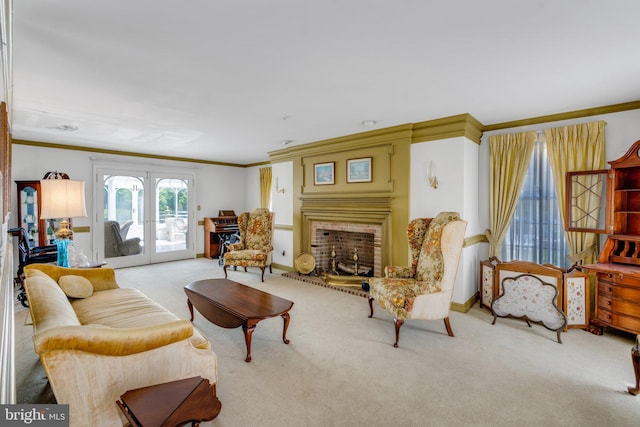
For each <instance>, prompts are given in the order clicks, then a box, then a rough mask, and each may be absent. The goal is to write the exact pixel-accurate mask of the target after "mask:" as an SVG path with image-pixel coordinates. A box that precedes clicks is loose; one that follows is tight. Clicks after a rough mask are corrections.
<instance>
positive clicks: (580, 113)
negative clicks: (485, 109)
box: [482, 101, 640, 132]
mask: <svg viewBox="0 0 640 427" xmlns="http://www.w3.org/2000/svg"><path fill="white" fill-rule="evenodd" d="M637 109H640V101H631V102H623V103H621V104H613V105H606V106H604V107H593V108H585V109H582V110H575V111H568V112H565V113H557V114H549V115H546V116H538V117H531V118H528V119H521V120H513V121H510V122H502V123H494V124H491V125H486V126H484V127H483V128H482V131H483V132H489V131H493V130H501V129H510V128H516V127H521V126H530V125H538V124H541V123H549V122H557V121H561V120H571V119H579V118H581V117H589V116H598V115H601V114H611V113H619V112H621V111H629V110H637Z"/></svg>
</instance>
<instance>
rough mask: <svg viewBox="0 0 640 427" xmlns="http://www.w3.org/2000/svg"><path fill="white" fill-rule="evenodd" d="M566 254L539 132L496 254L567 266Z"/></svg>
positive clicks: (551, 177) (549, 166) (568, 264)
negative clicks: (516, 201)
mask: <svg viewBox="0 0 640 427" xmlns="http://www.w3.org/2000/svg"><path fill="white" fill-rule="evenodd" d="M568 254H569V249H568V244H567V240H566V238H565V235H564V223H563V221H562V216H561V215H560V208H559V206H558V200H557V198H556V192H555V183H554V179H553V173H552V172H551V165H550V164H549V159H548V157H547V147H546V143H545V141H544V136H543V135H540V136H539V137H538V141H537V142H536V145H535V147H534V149H533V154H532V155H531V162H530V163H529V169H528V170H527V176H526V178H525V183H524V186H523V188H522V192H521V193H520V199H519V200H518V203H517V205H516V210H515V213H514V215H513V219H512V221H511V224H510V225H509V230H508V231H507V235H506V237H505V239H504V242H503V244H502V253H501V254H500V255H501V259H502V260H503V261H511V260H514V259H517V260H521V261H531V262H535V263H538V264H547V263H548V264H553V265H557V266H558V267H563V268H568V267H569V266H570V265H571V262H570V261H569V260H568V259H567V255H568Z"/></svg>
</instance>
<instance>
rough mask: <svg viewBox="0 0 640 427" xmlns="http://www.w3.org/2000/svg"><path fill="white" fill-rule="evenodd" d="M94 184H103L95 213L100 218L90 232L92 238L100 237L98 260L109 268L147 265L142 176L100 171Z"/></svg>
mask: <svg viewBox="0 0 640 427" xmlns="http://www.w3.org/2000/svg"><path fill="white" fill-rule="evenodd" d="M98 182H101V183H102V184H103V186H102V192H101V193H98V194H101V203H100V204H99V205H100V207H101V209H97V210H96V212H98V216H100V218H99V221H98V226H97V232H96V233H94V235H95V236H96V237H97V236H100V235H101V239H98V241H99V242H100V243H98V244H96V245H95V246H96V247H97V248H98V258H99V259H101V260H105V261H106V262H107V264H108V265H109V266H112V267H128V266H132V265H140V264H148V263H149V251H148V249H147V247H146V246H147V245H146V244H145V243H146V241H147V239H146V234H147V231H146V224H145V219H144V218H145V197H144V194H145V185H146V182H147V178H146V173H145V172H138V173H124V172H121V171H118V172H114V173H110V171H102V173H99V174H98ZM100 213H102V215H100ZM100 232H102V233H100Z"/></svg>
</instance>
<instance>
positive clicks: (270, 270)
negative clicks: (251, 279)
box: [269, 264, 273, 274]
mask: <svg viewBox="0 0 640 427" xmlns="http://www.w3.org/2000/svg"><path fill="white" fill-rule="evenodd" d="M269 273H271V274H273V269H272V268H271V264H269Z"/></svg>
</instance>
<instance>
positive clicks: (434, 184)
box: [427, 160, 438, 188]
mask: <svg viewBox="0 0 640 427" xmlns="http://www.w3.org/2000/svg"><path fill="white" fill-rule="evenodd" d="M427 176H428V178H429V185H430V186H431V188H438V177H437V176H436V165H435V164H433V160H431V161H430V162H429V168H428V170H427Z"/></svg>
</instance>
